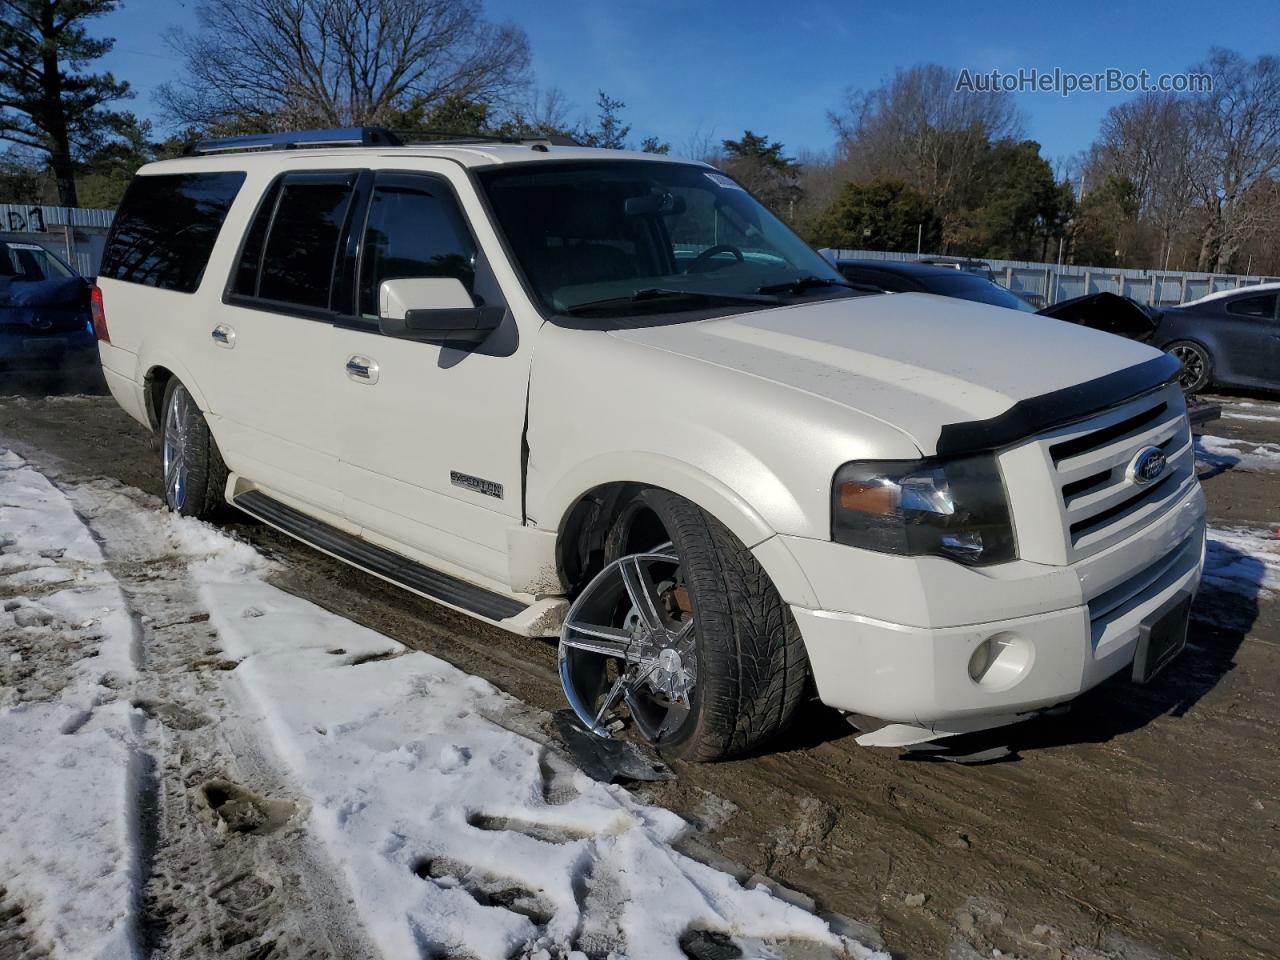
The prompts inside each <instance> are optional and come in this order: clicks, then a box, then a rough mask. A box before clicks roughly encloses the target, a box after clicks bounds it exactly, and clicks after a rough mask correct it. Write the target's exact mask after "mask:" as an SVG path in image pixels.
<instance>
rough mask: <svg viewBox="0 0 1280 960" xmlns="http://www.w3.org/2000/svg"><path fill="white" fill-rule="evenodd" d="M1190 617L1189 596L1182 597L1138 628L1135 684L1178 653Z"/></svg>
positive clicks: (1185, 636)
mask: <svg viewBox="0 0 1280 960" xmlns="http://www.w3.org/2000/svg"><path fill="white" fill-rule="evenodd" d="M1190 618H1191V596H1190V594H1186V595H1184V596H1183V597H1182V598H1181V599H1179V600H1178V601H1177V602H1176V603H1174V604H1173V605H1172V606H1168V607H1165V608H1164V609H1163V610H1160V611H1158V612H1157V613H1156V614H1154V615H1153V616H1151V617H1149V618H1148V619H1147V620H1146V621H1144V622H1143V623H1142V624H1141V625H1140V626H1139V627H1138V649H1137V651H1136V652H1135V653H1134V655H1133V679H1134V682H1135V683H1146V682H1147V681H1148V680H1150V679H1151V678H1152V677H1154V676H1155V675H1156V674H1157V673H1159V672H1160V671H1161V670H1163V669H1164V668H1165V667H1166V666H1168V664H1169V661H1170V660H1172V659H1173V658H1174V657H1176V656H1177V655H1178V654H1179V653H1181V652H1182V648H1183V647H1185V646H1186V645H1187V623H1188V621H1189V620H1190Z"/></svg>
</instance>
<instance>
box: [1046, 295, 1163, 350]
mask: <svg viewBox="0 0 1280 960" xmlns="http://www.w3.org/2000/svg"><path fill="white" fill-rule="evenodd" d="M1038 312H1039V313H1040V315H1041V316H1045V317H1053V318H1054V319H1055V320H1065V321H1066V322H1067V323H1078V324H1080V326H1082V327H1089V328H1090V329H1093V330H1104V331H1106V332H1107V333H1114V334H1117V335H1118V336H1121V337H1128V338H1129V339H1131V340H1146V339H1147V338H1148V337H1150V336H1151V334H1152V333H1154V332H1155V329H1156V324H1157V323H1159V321H1160V311H1159V310H1158V309H1157V308H1155V307H1147V306H1144V305H1142V304H1141V303H1138V301H1137V300H1133V299H1131V298H1129V297H1122V296H1120V295H1119V294H1117V293H1108V292H1105V291H1104V292H1102V293H1090V294H1086V295H1085V296H1083V297H1074V298H1072V299H1070V300H1063V301H1062V302H1061V303H1055V304H1054V305H1053V306H1051V307H1045V308H1044V309H1042V310H1040V311H1038Z"/></svg>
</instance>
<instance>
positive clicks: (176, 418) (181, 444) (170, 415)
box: [164, 386, 192, 510]
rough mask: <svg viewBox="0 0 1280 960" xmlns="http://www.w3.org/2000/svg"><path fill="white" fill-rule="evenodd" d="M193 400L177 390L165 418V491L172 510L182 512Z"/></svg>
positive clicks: (171, 398)
mask: <svg viewBox="0 0 1280 960" xmlns="http://www.w3.org/2000/svg"><path fill="white" fill-rule="evenodd" d="M191 409H192V408H191V398H190V397H189V396H188V394H187V391H186V390H184V389H183V388H182V387H180V386H179V387H177V388H176V389H175V390H174V391H173V395H172V396H171V397H170V398H169V407H168V410H166V411H165V418H164V487H165V495H166V499H167V500H168V501H169V506H170V507H171V508H172V509H174V510H181V509H182V505H183V503H184V502H185V501H186V498H187V445H188V440H189V437H190V435H191V431H190V429H189V421H190V417H191Z"/></svg>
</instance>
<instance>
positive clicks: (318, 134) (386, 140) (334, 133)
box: [182, 127, 401, 157]
mask: <svg viewBox="0 0 1280 960" xmlns="http://www.w3.org/2000/svg"><path fill="white" fill-rule="evenodd" d="M400 144H401V141H400V138H399V137H397V136H396V135H395V134H394V133H392V132H391V131H390V130H387V129H385V128H384V127H341V128H336V129H332V130H297V131H293V132H289V133H251V134H248V135H246V136H239V137H219V138H217V139H215V140H196V141H194V142H193V143H188V144H187V145H186V146H185V147H183V148H182V155H183V156H184V157H192V156H199V155H201V154H206V153H234V152H236V151H240V150H297V149H300V148H303V147H397V146H400Z"/></svg>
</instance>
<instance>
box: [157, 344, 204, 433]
mask: <svg viewBox="0 0 1280 960" xmlns="http://www.w3.org/2000/svg"><path fill="white" fill-rule="evenodd" d="M143 369H144V372H143V374H142V379H141V383H142V396H143V402H144V409H145V411H146V414H147V421H148V423H149V424H150V426H151V429H152V430H159V429H160V421H161V414H162V410H161V407H162V406H163V404H164V392H165V390H166V389H167V388H168V386H169V381H170V380H175V379H176V380H178V382H180V383H181V384H182V385H183V386H184V387H186V388H187V393H189V394H191V399H193V400H194V401H195V402H196V406H197V407H199V408H200V411H201V412H202V413H208V412H209V404H208V402H207V401H206V399H205V396H204V393H203V392H202V391H201V390H200V388H199V387H198V386H197V385H196V383H195V379H194V378H193V377H192V376H191V372H190V371H189V370H187V368H186V367H185V366H183V365H182V364H181V363H179V362H177V361H174V360H168V359H159V360H155V361H152V362H148V363H145V364H143Z"/></svg>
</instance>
